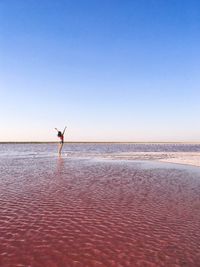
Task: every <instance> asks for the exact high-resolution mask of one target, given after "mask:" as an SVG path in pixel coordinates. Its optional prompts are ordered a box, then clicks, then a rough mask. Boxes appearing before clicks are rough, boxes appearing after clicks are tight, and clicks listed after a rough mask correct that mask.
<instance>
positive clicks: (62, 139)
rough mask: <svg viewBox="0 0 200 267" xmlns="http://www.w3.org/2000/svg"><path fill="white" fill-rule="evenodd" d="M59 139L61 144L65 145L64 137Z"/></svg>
mask: <svg viewBox="0 0 200 267" xmlns="http://www.w3.org/2000/svg"><path fill="white" fill-rule="evenodd" d="M59 138H60V144H63V143H64V136H63V135H61V136H59Z"/></svg>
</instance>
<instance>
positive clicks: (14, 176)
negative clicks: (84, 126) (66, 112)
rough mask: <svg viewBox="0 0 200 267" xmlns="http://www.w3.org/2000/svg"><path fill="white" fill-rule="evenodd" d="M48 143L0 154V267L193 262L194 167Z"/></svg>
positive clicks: (198, 237)
mask: <svg viewBox="0 0 200 267" xmlns="http://www.w3.org/2000/svg"><path fill="white" fill-rule="evenodd" d="M18 149H19V148H18ZM34 149H35V148H34ZM53 149H56V147H55V146H52V147H51V149H50V150H49V154H48V156H47V155H46V154H45V152H44V149H43V148H42V149H41V151H40V154H39V155H38V153H37V152H35V150H32V151H31V152H30V147H29V149H28V148H27V147H26V149H24V148H23V149H22V150H21V153H20V151H17V150H14V151H13V150H12V149H10V151H9V153H7V154H6V150H5V151H4V153H3V152H2V154H1V157H0V174H1V176H0V201H1V209H0V266H1V267H19V266H21V267H22V266H24V267H27V266H31V267H46V266H48V267H73V266H83V267H86V266H88V267H93V266H94V267H96V266H98V267H100V266H101V267H103V266H106V267H112V266H116V267H129V266H130V267H134V266H142V267H143V266H199V262H200V230H199V229H200V172H199V171H198V170H199V168H193V167H190V168H184V167H183V168H182V167H177V166H176V165H165V164H164V163H162V164H160V165H159V164H158V165H156V164H153V163H149V164H145V163H143V162H139V161H130V160H129V161H128V160H108V159H100V157H99V158H98V159H97V158H94V159H92V157H90V158H84V157H82V156H80V157H78V156H77V154H76V156H72V155H70V156H67V154H69V153H64V154H65V155H64V156H63V157H61V158H57V156H56V154H54V151H53ZM8 150H9V149H8ZM25 150H27V152H26V151H25ZM2 151H3V149H2ZM16 151H17V152H16ZM93 152H94V151H93ZM93 152H92V151H91V153H93ZM76 153H79V151H78V149H77V151H76ZM95 153H96V151H95ZM107 153H108V152H107ZM31 154H32V155H31Z"/></svg>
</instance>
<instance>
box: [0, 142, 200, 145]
mask: <svg viewBox="0 0 200 267" xmlns="http://www.w3.org/2000/svg"><path fill="white" fill-rule="evenodd" d="M57 143H58V141H47V142H45V141H16V142H15V141H11V142H8V141H5V142H4V141H3V142H0V144H57ZM65 143H67V144H191V145H192V144H194V145H198V144H200V142H159V141H158V142H151V141H150V142H121V141H119V142H118V141H66V142H65Z"/></svg>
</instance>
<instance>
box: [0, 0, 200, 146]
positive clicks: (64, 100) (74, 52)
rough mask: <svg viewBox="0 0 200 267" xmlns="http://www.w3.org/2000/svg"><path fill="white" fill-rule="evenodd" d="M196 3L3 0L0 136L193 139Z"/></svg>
mask: <svg viewBox="0 0 200 267" xmlns="http://www.w3.org/2000/svg"><path fill="white" fill-rule="evenodd" d="M199 48H200V1H198V0H197V1H193V0H190V1H188V0H167V1H166V0H134V1H133V0H124V1H122V0H70V1H68V0H65V1H62V0H60V1H52V0H42V1H41V0H23V1H22V0H18V1H15V0H13V1H9V0H2V1H0V114H1V116H0V141H56V140H57V138H56V133H55V132H54V129H53V128H54V127H58V128H61V129H62V128H64V126H65V125H68V132H67V136H66V138H67V139H68V140H70V141H200V123H199V118H200V75H199V73H200V49H199Z"/></svg>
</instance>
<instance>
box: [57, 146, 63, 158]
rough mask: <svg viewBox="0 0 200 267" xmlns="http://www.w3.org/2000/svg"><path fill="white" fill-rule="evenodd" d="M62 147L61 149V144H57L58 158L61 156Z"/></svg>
mask: <svg viewBox="0 0 200 267" xmlns="http://www.w3.org/2000/svg"><path fill="white" fill-rule="evenodd" d="M62 147H63V143H60V144H59V149H58V154H59V156H60V155H61V151H62Z"/></svg>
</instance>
